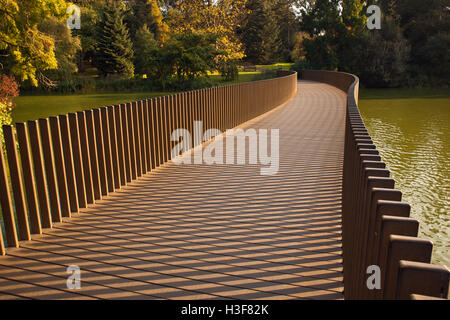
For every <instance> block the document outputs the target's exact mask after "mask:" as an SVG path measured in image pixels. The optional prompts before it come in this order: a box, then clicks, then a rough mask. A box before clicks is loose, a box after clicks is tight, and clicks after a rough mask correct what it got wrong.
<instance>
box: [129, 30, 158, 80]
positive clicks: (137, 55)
mask: <svg viewBox="0 0 450 320" xmlns="http://www.w3.org/2000/svg"><path fill="white" fill-rule="evenodd" d="M158 50H159V46H158V43H157V41H156V40H155V37H154V36H153V33H152V32H151V31H150V30H149V29H148V27H147V25H146V24H144V25H143V26H142V27H141V28H140V29H139V30H138V31H137V32H136V36H135V41H134V66H135V70H136V73H138V74H146V75H147V77H155V76H156V75H157V73H158V70H157V68H158V59H159V53H158Z"/></svg>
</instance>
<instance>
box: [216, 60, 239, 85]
mask: <svg viewBox="0 0 450 320" xmlns="http://www.w3.org/2000/svg"><path fill="white" fill-rule="evenodd" d="M218 70H219V72H220V75H221V76H222V77H223V78H224V79H225V81H233V80H236V79H237V78H238V76H239V70H238V66H237V63H236V61H234V60H228V61H220V62H219V64H218Z"/></svg>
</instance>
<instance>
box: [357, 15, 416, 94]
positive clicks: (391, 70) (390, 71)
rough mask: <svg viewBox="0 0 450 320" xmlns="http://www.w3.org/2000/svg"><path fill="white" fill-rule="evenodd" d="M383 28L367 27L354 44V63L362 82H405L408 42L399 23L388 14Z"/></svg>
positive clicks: (393, 84)
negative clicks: (369, 28) (356, 43)
mask: <svg viewBox="0 0 450 320" xmlns="http://www.w3.org/2000/svg"><path fill="white" fill-rule="evenodd" d="M382 24H383V26H384V27H383V28H382V29H381V30H366V31H364V32H363V34H362V36H361V38H360V41H359V43H358V45H356V46H355V48H354V51H355V52H356V53H357V55H356V54H355V57H354V58H355V67H354V69H353V70H352V72H354V73H356V74H358V76H359V77H360V79H361V82H362V83H363V84H364V85H365V86H369V87H397V86H400V85H402V84H404V81H405V78H406V63H407V61H408V56H409V50H410V48H409V45H408V42H407V41H406V39H405V38H404V37H403V34H402V30H401V28H400V26H399V25H398V23H397V22H396V21H395V20H394V19H393V18H392V17H389V16H385V17H383V19H382Z"/></svg>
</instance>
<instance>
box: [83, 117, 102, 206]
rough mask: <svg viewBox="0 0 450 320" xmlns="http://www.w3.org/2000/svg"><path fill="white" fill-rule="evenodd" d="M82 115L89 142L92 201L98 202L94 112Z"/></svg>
mask: <svg viewBox="0 0 450 320" xmlns="http://www.w3.org/2000/svg"><path fill="white" fill-rule="evenodd" d="M84 115H85V120H86V132H87V138H88V142H89V160H90V164H91V177H92V188H93V192H94V199H95V200H99V199H101V198H102V188H101V180H100V169H99V163H98V152H97V139H96V137H97V134H96V132H95V121H94V112H93V111H92V110H85V111H84Z"/></svg>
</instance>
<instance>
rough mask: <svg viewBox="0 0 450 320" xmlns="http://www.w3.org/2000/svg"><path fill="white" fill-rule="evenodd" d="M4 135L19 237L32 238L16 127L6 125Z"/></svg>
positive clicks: (23, 238)
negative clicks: (15, 132)
mask: <svg viewBox="0 0 450 320" xmlns="http://www.w3.org/2000/svg"><path fill="white" fill-rule="evenodd" d="M3 137H4V139H5V147H6V156H7V158H8V165H9V174H10V177H11V186H12V190H13V196H14V207H15V212H16V216H17V222H18V223H19V239H20V240H30V239H31V236H30V227H29V225H28V218H27V207H26V204H25V195H24V190H23V185H22V172H21V171H20V168H19V158H18V154H17V148H16V138H15V136H14V127H13V126H10V125H4V126H3Z"/></svg>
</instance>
